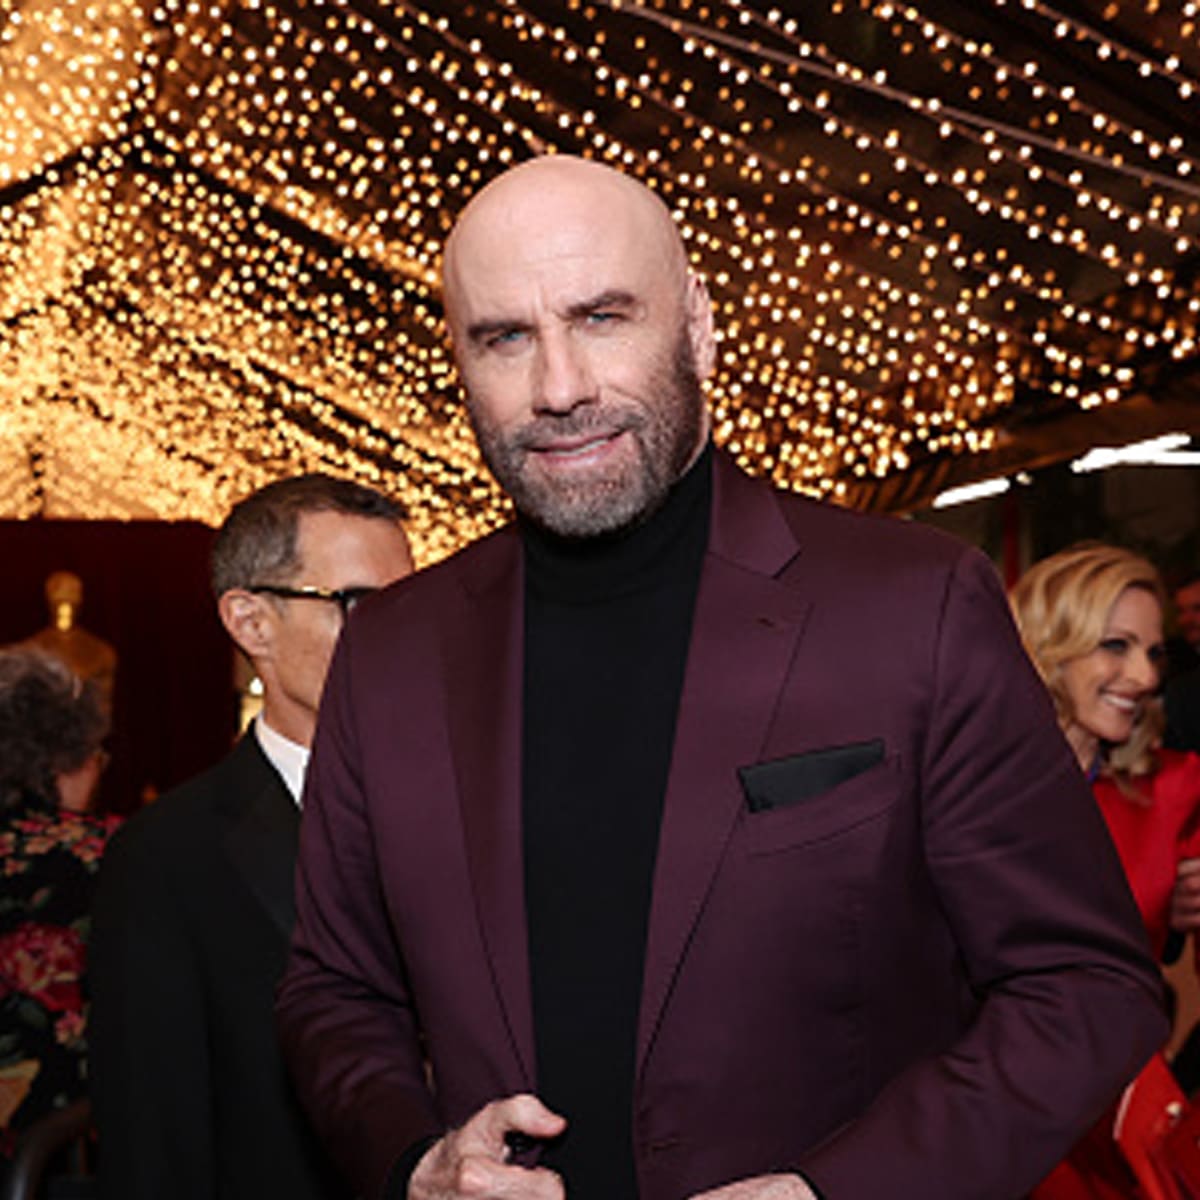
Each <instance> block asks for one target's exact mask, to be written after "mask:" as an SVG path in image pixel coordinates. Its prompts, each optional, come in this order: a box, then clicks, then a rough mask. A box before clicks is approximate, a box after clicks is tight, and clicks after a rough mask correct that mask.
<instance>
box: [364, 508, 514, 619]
mask: <svg viewBox="0 0 1200 1200" xmlns="http://www.w3.org/2000/svg"><path fill="white" fill-rule="evenodd" d="M519 559H520V539H519V537H518V536H517V531H516V526H515V525H514V524H511V523H510V524H507V525H502V526H501V527H500V528H499V529H495V530H493V531H492V532H491V533H489V534H485V535H484V536H483V537H481V538H479V539H478V540H477V541H474V542H471V543H469V544H468V545H466V546H464V547H463V548H462V549H461V550H458V551H456V552H455V553H454V554H451V555H450V556H449V557H447V558H444V559H442V560H441V561H440V562H437V563H434V564H433V565H432V566H428V567H423V568H422V569H421V570H419V571H416V572H414V573H413V574H412V575H408V576H406V577H405V578H404V579H401V580H399V581H398V582H396V583H393V584H391V585H390V586H388V587H386V588H384V589H383V591H382V592H380V593H379V594H378V595H377V596H372V597H370V598H369V600H368V601H366V602H364V603H363V604H362V606H361V607H362V612H363V615H364V616H366V615H367V614H368V613H371V612H385V613H387V614H388V616H389V617H391V616H393V615H394V614H395V613H396V612H397V611H402V612H404V613H406V614H409V615H412V614H414V613H419V612H429V613H433V614H437V613H439V612H441V611H442V609H443V607H444V606H445V605H446V604H447V603H448V602H451V601H452V600H453V598H455V597H457V596H458V595H460V594H461V593H462V591H463V589H464V588H465V589H466V590H467V591H472V590H476V589H478V588H481V587H487V586H488V585H489V584H490V583H492V582H493V581H495V580H496V579H498V578H500V577H502V576H503V575H504V574H505V573H506V572H508V571H510V570H512V569H513V568H514V567H515V566H516V564H517V563H518V561H519Z"/></svg>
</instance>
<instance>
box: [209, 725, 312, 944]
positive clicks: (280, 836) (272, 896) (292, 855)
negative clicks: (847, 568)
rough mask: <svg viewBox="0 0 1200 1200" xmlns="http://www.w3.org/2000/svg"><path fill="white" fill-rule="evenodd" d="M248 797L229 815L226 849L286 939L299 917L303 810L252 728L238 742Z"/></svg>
mask: <svg viewBox="0 0 1200 1200" xmlns="http://www.w3.org/2000/svg"><path fill="white" fill-rule="evenodd" d="M237 753H238V755H239V766H240V767H241V768H242V770H243V771H244V772H245V773H246V775H247V790H246V795H245V798H244V800H242V802H241V803H240V804H239V805H238V806H237V807H236V808H234V809H233V810H232V811H230V812H229V814H228V823H227V825H226V828H225V833H224V836H223V841H224V845H225V853H226V855H227V856H228V858H229V861H230V862H231V863H232V864H233V866H234V867H235V869H236V870H237V872H238V873H239V874H240V875H241V876H242V878H243V879H244V880H245V882H246V884H247V886H248V887H249V888H250V891H251V892H252V893H253V894H254V896H255V898H256V899H257V900H258V902H259V903H260V904H261V905H262V906H263V908H264V909H265V910H266V913H267V915H268V916H269V917H270V918H271V920H272V922H273V923H274V924H275V925H276V927H277V928H278V929H279V931H280V933H281V934H282V936H283V937H284V938H285V939H290V938H291V935H292V925H293V924H294V923H295V919H296V909H295V900H294V886H295V873H296V850H297V844H298V839H299V832H300V814H299V811H298V809H297V807H296V803H295V801H294V800H293V799H292V797H291V795H290V793H289V792H288V790H287V787H286V786H285V784H284V782H283V780H282V779H280V778H279V776H278V775H277V774H276V772H275V769H274V768H273V767H272V766H271V765H270V763H269V762H268V761H267V759H266V756H265V755H264V754H263V752H262V750H261V749H260V748H259V746H258V742H257V740H255V737H254V733H253V731H250V732H247V733H246V734H245V735H244V737H243V739H242V742H241V744H240V746H239V747H238V751H237Z"/></svg>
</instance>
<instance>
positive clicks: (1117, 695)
mask: <svg viewBox="0 0 1200 1200" xmlns="http://www.w3.org/2000/svg"><path fill="white" fill-rule="evenodd" d="M1012 606H1013V612H1014V614H1015V616H1016V620H1017V625H1018V627H1019V629H1020V631H1021V637H1022V639H1023V641H1024V642H1025V647H1026V649H1027V650H1028V652H1029V655H1030V657H1031V658H1032V660H1033V662H1034V665H1035V666H1036V667H1037V669H1038V671H1039V672H1040V674H1041V676H1042V678H1043V680H1045V683H1046V687H1047V688H1048V689H1049V691H1050V695H1051V697H1052V698H1053V700H1054V705H1055V708H1056V710H1057V712H1058V719H1059V723H1060V725H1061V726H1062V730H1063V733H1064V734H1065V735H1066V738H1067V741H1068V742H1069V743H1070V745H1071V748H1072V749H1073V750H1074V751H1075V756H1076V758H1077V759H1078V760H1079V767H1080V770H1082V771H1083V772H1084V773H1085V774H1086V775H1087V777H1088V778H1089V779H1090V780H1091V782H1092V789H1093V792H1094V793H1095V796H1096V801H1097V803H1098V804H1099V805H1100V810H1101V812H1102V813H1103V815H1104V819H1105V821H1106V823H1107V825H1108V829H1109V832H1110V833H1111V835H1112V838H1113V841H1114V843H1115V844H1116V847H1117V852H1118V854H1119V855H1120V857H1121V863H1122V865H1123V866H1124V868H1125V874H1126V876H1127V877H1128V879H1129V884H1130V887H1131V889H1132V891H1133V895H1134V899H1135V900H1136V901H1137V905H1138V909H1139V911H1140V912H1141V914H1142V920H1143V921H1144V922H1145V925H1146V932H1147V933H1148V934H1149V937H1150V942H1151V945H1152V946H1153V947H1154V950H1155V953H1156V954H1158V955H1159V956H1160V957H1161V956H1162V954H1163V951H1164V950H1165V948H1166V945H1167V941H1168V937H1169V935H1170V932H1171V930H1172V929H1175V930H1177V931H1178V932H1179V933H1188V932H1191V931H1193V930H1194V929H1195V928H1197V927H1198V926H1200V922H1198V921H1197V920H1196V918H1195V915H1194V905H1191V903H1190V881H1191V880H1193V879H1195V878H1196V876H1195V875H1194V874H1193V873H1192V871H1193V868H1194V867H1195V863H1193V862H1192V861H1191V859H1192V858H1193V857H1194V856H1195V855H1196V854H1197V852H1198V848H1200V831H1197V830H1196V829H1195V826H1196V824H1197V822H1198V821H1200V757H1198V756H1196V755H1194V754H1181V753H1177V752H1174V751H1170V750H1163V749H1161V748H1160V746H1159V733H1160V731H1161V729H1162V714H1161V711H1160V705H1159V701H1158V698H1157V695H1156V692H1157V690H1158V686H1159V677H1160V670H1161V666H1162V662H1163V656H1164V648H1163V609H1164V607H1165V595H1164V590H1163V585H1162V581H1161V579H1160V578H1159V575H1158V572H1157V571H1156V570H1155V569H1154V567H1153V566H1152V565H1151V564H1150V563H1149V562H1147V561H1146V560H1145V559H1144V558H1142V557H1140V556H1139V555H1136V554H1133V553H1131V552H1130V551H1128V550H1123V549H1121V548H1119V547H1116V546H1106V545H1101V544H1095V543H1093V544H1088V545H1083V546H1077V547H1073V548H1071V549H1069V550H1064V551H1062V552H1061V553H1059V554H1055V555H1053V556H1051V557H1050V558H1047V559H1043V560H1042V561H1041V562H1039V563H1036V564H1035V565H1034V566H1033V567H1031V568H1030V570H1029V571H1028V572H1027V573H1026V574H1025V576H1024V577H1023V578H1022V579H1021V581H1020V583H1019V584H1018V585H1017V587H1016V589H1015V590H1014V592H1013V594H1012ZM1111 1129H1112V1125H1111V1121H1107V1122H1102V1123H1101V1125H1099V1126H1097V1128H1096V1130H1095V1131H1094V1132H1093V1134H1092V1135H1090V1136H1089V1137H1088V1138H1087V1139H1086V1140H1085V1141H1084V1142H1082V1143H1081V1144H1080V1145H1079V1146H1078V1147H1077V1148H1076V1149H1075V1151H1074V1152H1073V1153H1072V1155H1071V1157H1070V1158H1069V1159H1068V1160H1067V1162H1065V1163H1063V1164H1062V1165H1060V1167H1058V1168H1057V1169H1056V1170H1055V1171H1054V1173H1053V1174H1052V1175H1051V1176H1050V1178H1049V1179H1047V1180H1046V1181H1045V1182H1044V1183H1043V1184H1042V1185H1041V1186H1040V1187H1039V1188H1038V1190H1037V1192H1036V1193H1035V1195H1036V1200H1077V1198H1079V1200H1082V1198H1084V1197H1120V1196H1135V1195H1138V1194H1139V1193H1138V1192H1137V1190H1136V1187H1135V1185H1134V1181H1133V1177H1132V1175H1131V1174H1130V1173H1129V1171H1128V1169H1127V1168H1126V1167H1125V1165H1124V1163H1123V1161H1122V1160H1121V1158H1120V1157H1119V1156H1118V1154H1117V1153H1116V1150H1115V1148H1114V1146H1113V1142H1112V1135H1111Z"/></svg>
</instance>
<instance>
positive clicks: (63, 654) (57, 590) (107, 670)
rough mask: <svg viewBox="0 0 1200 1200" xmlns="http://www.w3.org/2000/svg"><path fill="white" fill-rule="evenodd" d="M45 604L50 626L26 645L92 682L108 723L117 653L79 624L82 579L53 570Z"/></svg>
mask: <svg viewBox="0 0 1200 1200" xmlns="http://www.w3.org/2000/svg"><path fill="white" fill-rule="evenodd" d="M46 603H47V604H48V605H49V608H50V624H49V625H48V626H47V627H46V628H45V629H41V630H39V631H38V632H37V633H35V634H34V635H33V636H32V637H31V638H29V639H28V644H29V645H32V646H37V647H38V648H39V649H42V650H45V651H46V652H47V653H49V654H54V655H56V656H57V657H58V658H60V659H62V660H63V661H64V662H65V663H66V664H67V666H69V667H70V668H71V670H73V671H74V672H75V674H76V675H78V676H79V678H80V679H85V680H91V681H93V682H94V683H95V685H96V689H97V692H98V693H99V697H100V703H101V705H102V706H103V708H104V712H105V715H106V716H107V717H108V718H109V719H110V720H111V718H112V695H113V683H114V681H115V679H116V673H117V652H116V651H115V650H114V649H113V648H112V647H111V646H110V645H109V644H108V643H107V642H106V641H105V640H104V639H103V638H98V637H97V636H96V635H95V634H94V633H89V632H88V631H87V630H86V629H84V628H83V627H82V626H81V625H80V624H79V610H80V609H81V608H82V607H83V582H82V580H81V579H80V578H79V576H78V575H74V574H72V573H71V572H70V571H55V572H54V573H53V574H52V575H50V576H49V577H48V578H47V579H46Z"/></svg>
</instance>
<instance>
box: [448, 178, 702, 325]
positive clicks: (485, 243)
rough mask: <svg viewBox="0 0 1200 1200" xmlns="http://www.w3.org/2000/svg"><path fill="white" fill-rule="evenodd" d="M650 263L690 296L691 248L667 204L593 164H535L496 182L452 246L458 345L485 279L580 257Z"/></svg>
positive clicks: (462, 220)
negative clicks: (470, 302) (476, 288)
mask: <svg viewBox="0 0 1200 1200" xmlns="http://www.w3.org/2000/svg"><path fill="white" fill-rule="evenodd" d="M583 247H587V248H589V249H590V250H592V251H593V254H594V255H595V256H596V257H599V256H600V255H604V256H607V257H610V258H613V259H622V258H624V257H625V256H627V255H629V254H634V255H637V256H639V257H642V258H643V259H644V260H645V261H646V262H647V263H650V264H653V266H654V269H655V270H656V271H661V272H665V273H667V275H668V276H669V277H670V278H672V279H673V280H674V281H675V282H676V284H677V286H678V287H679V288H680V289H681V290H682V287H683V283H684V279H685V278H686V275H687V255H686V254H685V252H684V247H683V242H682V240H681V239H680V237H679V232H678V230H677V229H676V227H675V222H674V221H673V220H672V219H671V214H670V212H669V211H668V210H667V207H666V205H665V204H663V202H662V201H661V200H660V199H659V198H658V196H656V195H655V194H654V192H652V191H651V190H650V189H649V188H648V187H646V186H645V185H644V184H642V183H640V182H638V181H637V180H636V179H634V178H633V177H632V176H629V175H625V174H622V173H621V172H620V171H616V170H614V169H613V168H612V167H607V166H604V165H603V164H601V163H596V162H592V161H591V160H589V159H584V158H575V157H572V156H570V155H562V154H554V155H546V156H544V157H542V158H534V159H530V160H528V161H527V162H523V163H521V164H519V165H518V166H516V167H513V168H511V169H510V170H508V171H506V172H505V173H504V174H503V175H500V176H499V177H497V178H496V179H494V180H492V182H491V183H489V184H488V185H487V186H486V187H485V188H484V189H483V190H482V191H480V192H479V193H478V194H477V195H476V196H475V197H474V198H473V199H472V200H471V202H470V203H469V204H468V205H467V206H466V208H465V209H464V210H463V211H462V213H461V214H460V216H459V218H458V221H457V222H456V223H455V226H454V230H453V231H452V233H451V234H450V237H449V239H448V240H447V242H446V251H445V256H444V260H443V267H442V271H443V297H444V301H445V305H446V315H447V319H448V321H449V323H450V327H451V331H452V333H453V334H454V336H455V338H456V340H457V338H458V336H459V334H458V331H457V329H456V326H457V325H458V324H459V322H458V320H457V319H456V318H457V317H458V316H459V311H460V309H461V307H462V300H463V297H464V293H465V292H466V291H467V289H468V288H469V286H470V284H471V282H472V281H473V280H474V279H475V278H476V277H477V276H478V275H480V274H481V273H495V272H497V271H499V270H501V269H509V270H513V269H516V270H519V269H520V268H521V264H522V263H524V264H527V265H529V266H532V265H534V264H536V263H537V262H539V261H547V260H551V259H555V258H557V257H558V256H560V255H562V254H564V253H565V254H567V255H568V256H570V255H572V254H573V253H574V252H575V251H576V250H577V249H579V248H583Z"/></svg>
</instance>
